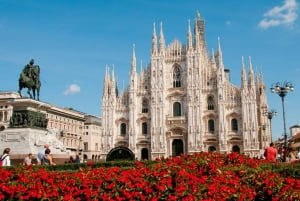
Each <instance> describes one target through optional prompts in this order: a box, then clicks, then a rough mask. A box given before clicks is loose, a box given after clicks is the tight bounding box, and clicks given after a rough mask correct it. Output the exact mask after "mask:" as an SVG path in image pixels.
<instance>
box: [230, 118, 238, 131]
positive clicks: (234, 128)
mask: <svg viewBox="0 0 300 201" xmlns="http://www.w3.org/2000/svg"><path fill="white" fill-rule="evenodd" d="M231 130H232V131H238V121H237V119H235V118H234V119H231Z"/></svg>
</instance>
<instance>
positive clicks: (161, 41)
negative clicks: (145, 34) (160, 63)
mask: <svg viewBox="0 0 300 201" xmlns="http://www.w3.org/2000/svg"><path fill="white" fill-rule="evenodd" d="M164 49H165V38H164V34H163V24H162V22H161V23H160V33H159V50H160V51H162V50H164Z"/></svg>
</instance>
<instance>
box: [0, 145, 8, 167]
mask: <svg viewBox="0 0 300 201" xmlns="http://www.w3.org/2000/svg"><path fill="white" fill-rule="evenodd" d="M9 153H10V148H5V149H4V151H3V155H2V156H1V158H0V160H1V161H2V166H10V157H9Z"/></svg>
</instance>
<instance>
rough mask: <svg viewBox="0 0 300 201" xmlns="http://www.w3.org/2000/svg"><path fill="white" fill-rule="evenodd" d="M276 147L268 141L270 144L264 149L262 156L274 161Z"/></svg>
mask: <svg viewBox="0 0 300 201" xmlns="http://www.w3.org/2000/svg"><path fill="white" fill-rule="evenodd" d="M276 156H277V149H276V148H275V144H274V143H273V142H271V143H270V146H269V147H268V148H266V149H265V153H264V157H265V159H266V160H267V161H270V162H276Z"/></svg>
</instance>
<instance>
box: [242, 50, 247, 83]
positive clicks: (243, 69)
mask: <svg viewBox="0 0 300 201" xmlns="http://www.w3.org/2000/svg"><path fill="white" fill-rule="evenodd" d="M246 83H247V77H246V70H245V64H244V57H243V56H242V88H243V87H245V86H246Z"/></svg>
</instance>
